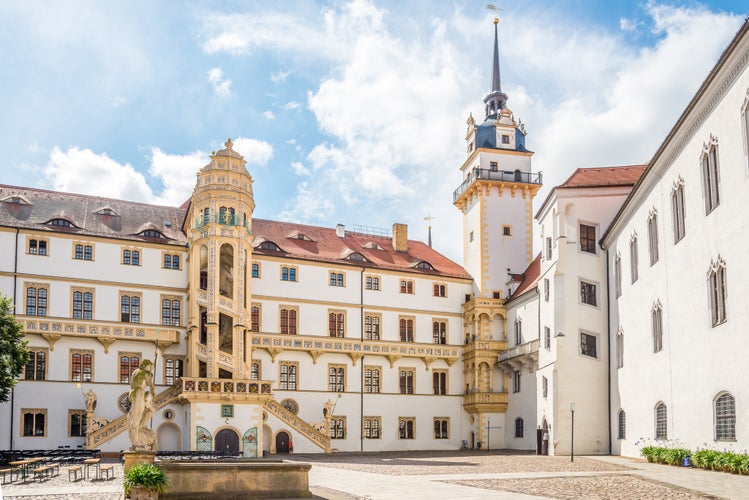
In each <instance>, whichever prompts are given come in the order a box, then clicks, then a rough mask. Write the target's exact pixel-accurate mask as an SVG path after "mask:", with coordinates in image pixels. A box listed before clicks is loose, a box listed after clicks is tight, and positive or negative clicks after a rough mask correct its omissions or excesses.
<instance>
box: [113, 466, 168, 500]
mask: <svg viewBox="0 0 749 500" xmlns="http://www.w3.org/2000/svg"><path fill="white" fill-rule="evenodd" d="M167 483H168V479H167V477H166V474H164V471H163V470H161V469H160V468H158V467H156V466H155V465H154V464H148V463H146V464H136V465H133V466H132V467H130V470H128V471H127V472H126V473H125V480H124V482H123V484H124V486H125V496H126V497H128V498H130V499H131V500H157V499H158V498H159V493H162V492H163V491H164V490H165V489H166V486H167Z"/></svg>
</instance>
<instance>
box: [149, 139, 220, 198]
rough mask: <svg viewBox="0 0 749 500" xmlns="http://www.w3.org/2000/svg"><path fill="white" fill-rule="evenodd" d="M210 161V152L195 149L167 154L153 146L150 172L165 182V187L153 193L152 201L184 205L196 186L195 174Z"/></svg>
mask: <svg viewBox="0 0 749 500" xmlns="http://www.w3.org/2000/svg"><path fill="white" fill-rule="evenodd" d="M208 161H209V158H208V154H206V153H205V152H203V151H195V152H193V153H190V154H186V155H179V154H167V153H164V152H163V151H161V149H159V148H151V166H150V167H149V169H148V173H149V174H151V176H152V177H154V178H155V179H159V180H160V181H161V182H162V183H163V186H164V187H163V189H162V190H161V191H160V192H158V193H153V194H152V202H155V203H158V204H161V205H169V206H179V205H182V204H183V203H184V202H185V201H186V200H187V199H188V198H189V197H190V194H191V193H192V190H193V188H194V187H195V176H196V174H197V173H198V170H200V169H201V168H202V167H203V166H205V165H207V164H208Z"/></svg>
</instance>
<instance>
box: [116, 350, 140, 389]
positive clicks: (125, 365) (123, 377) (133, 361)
mask: <svg viewBox="0 0 749 500" xmlns="http://www.w3.org/2000/svg"><path fill="white" fill-rule="evenodd" d="M119 359H120V384H129V383H130V376H131V375H132V374H133V372H134V371H135V370H137V369H138V366H140V359H141V353H139V352H138V353H135V352H121V353H120V354H119Z"/></svg>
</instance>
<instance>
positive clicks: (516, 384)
mask: <svg viewBox="0 0 749 500" xmlns="http://www.w3.org/2000/svg"><path fill="white" fill-rule="evenodd" d="M520 375H521V374H520V370H514V371H513V372H512V392H520Z"/></svg>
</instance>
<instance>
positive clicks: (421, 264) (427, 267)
mask: <svg viewBox="0 0 749 500" xmlns="http://www.w3.org/2000/svg"><path fill="white" fill-rule="evenodd" d="M414 267H415V268H416V269H423V270H424V271H434V267H433V266H432V265H431V264H430V263H429V262H427V261H425V260H422V261H421V262H419V263H418V264H416V265H415V266H414Z"/></svg>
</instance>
